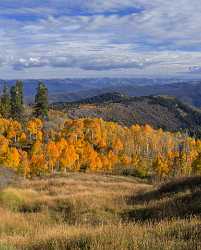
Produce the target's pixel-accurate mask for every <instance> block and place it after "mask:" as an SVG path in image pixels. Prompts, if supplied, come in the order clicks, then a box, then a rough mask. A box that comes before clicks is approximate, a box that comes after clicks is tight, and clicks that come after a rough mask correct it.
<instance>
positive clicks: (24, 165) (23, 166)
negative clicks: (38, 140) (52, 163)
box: [19, 150, 31, 177]
mask: <svg viewBox="0 0 201 250" xmlns="http://www.w3.org/2000/svg"><path fill="white" fill-rule="evenodd" d="M19 153H20V172H22V174H23V176H24V177H30V173H31V169H30V161H29V158H28V154H27V152H26V151H23V150H20V151H19Z"/></svg>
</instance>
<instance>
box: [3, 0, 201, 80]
mask: <svg viewBox="0 0 201 250" xmlns="http://www.w3.org/2000/svg"><path fill="white" fill-rule="evenodd" d="M200 13H201V3H200V0H177V1H175V0H166V1H165V0H20V1H19V0H1V1H0V78H1V79H2V78H4V79H16V78H18V79H23V78H29V79H30V78H70V77H79V78H80V77H190V78H200V77H201V20H200V19H201V14H200Z"/></svg>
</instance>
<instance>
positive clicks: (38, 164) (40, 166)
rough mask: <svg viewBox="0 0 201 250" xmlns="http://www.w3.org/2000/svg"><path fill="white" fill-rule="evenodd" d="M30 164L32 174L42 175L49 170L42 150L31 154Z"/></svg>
mask: <svg viewBox="0 0 201 250" xmlns="http://www.w3.org/2000/svg"><path fill="white" fill-rule="evenodd" d="M30 166H31V167H30V174H31V175H38V176H40V175H44V174H45V173H47V172H48V164H47V161H46V159H45V155H44V154H43V153H42V152H41V153H38V154H33V155H32V156H31V159H30Z"/></svg>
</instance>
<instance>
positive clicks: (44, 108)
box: [34, 82, 48, 119]
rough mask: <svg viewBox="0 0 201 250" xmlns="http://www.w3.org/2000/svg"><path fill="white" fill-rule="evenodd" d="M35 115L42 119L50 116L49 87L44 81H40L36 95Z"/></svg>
mask: <svg viewBox="0 0 201 250" xmlns="http://www.w3.org/2000/svg"><path fill="white" fill-rule="evenodd" d="M34 115H35V116H36V117H40V118H42V119H47V118H48V89H47V88H46V86H45V84H44V83H42V82H39V84H38V88H37V93H36V96H35V107H34Z"/></svg>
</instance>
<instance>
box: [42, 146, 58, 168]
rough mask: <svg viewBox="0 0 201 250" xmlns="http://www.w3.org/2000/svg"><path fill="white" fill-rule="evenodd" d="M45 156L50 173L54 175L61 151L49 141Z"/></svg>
mask: <svg viewBox="0 0 201 250" xmlns="http://www.w3.org/2000/svg"><path fill="white" fill-rule="evenodd" d="M45 155H46V159H47V162H48V166H49V169H50V171H51V172H52V173H53V172H54V168H55V166H56V163H57V161H58V158H59V150H58V148H57V145H56V143H55V142H53V141H49V142H48V144H47V145H46V148H45Z"/></svg>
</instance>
